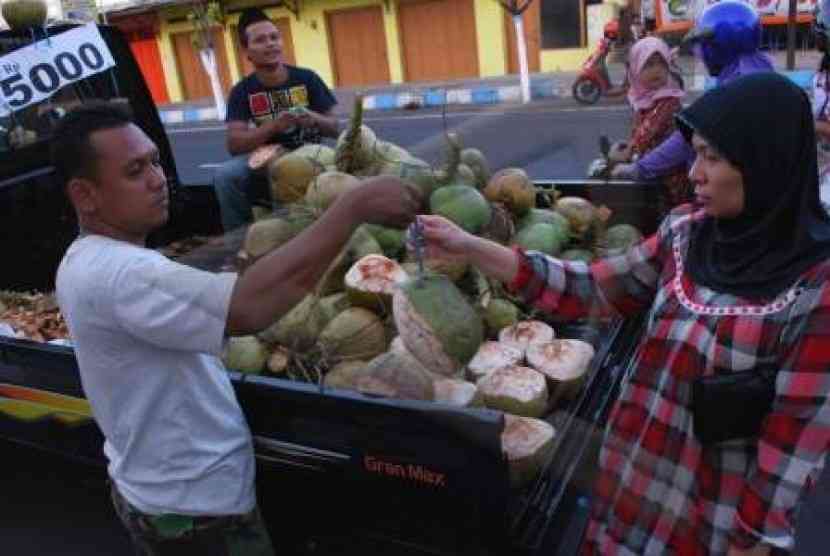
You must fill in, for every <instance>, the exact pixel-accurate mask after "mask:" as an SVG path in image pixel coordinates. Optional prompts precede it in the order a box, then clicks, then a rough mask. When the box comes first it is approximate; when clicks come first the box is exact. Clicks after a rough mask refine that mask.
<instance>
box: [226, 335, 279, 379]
mask: <svg viewBox="0 0 830 556" xmlns="http://www.w3.org/2000/svg"><path fill="white" fill-rule="evenodd" d="M269 356H270V353H269V352H268V348H267V347H266V346H265V344H264V343H263V342H261V341H260V340H259V338H257V337H256V336H234V337H231V338H228V342H227V344H226V345H225V350H224V353H223V356H222V361H223V362H224V363H225V367H227V369H228V370H229V371H238V372H240V373H252V374H257V373H261V372H262V371H263V370H264V369H265V364H266V363H267V362H268V357H269Z"/></svg>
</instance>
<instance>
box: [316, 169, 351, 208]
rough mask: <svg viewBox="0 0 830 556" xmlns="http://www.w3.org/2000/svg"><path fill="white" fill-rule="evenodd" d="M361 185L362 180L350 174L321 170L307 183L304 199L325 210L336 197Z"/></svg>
mask: <svg viewBox="0 0 830 556" xmlns="http://www.w3.org/2000/svg"><path fill="white" fill-rule="evenodd" d="M361 185H363V182H362V181H360V180H359V179H357V178H356V177H354V176H352V175H349V174H345V173H343V172H323V173H322V174H320V175H319V176H317V177H316V178H315V179H314V180H312V182H311V183H310V184H309V186H308V190H307V191H306V195H305V201H306V203H307V204H309V205H310V206H312V207H314V208H316V209H319V210H326V209H327V208H329V207H330V206H331V205H332V204H334V202H335V201H336V200H337V198H338V197H340V196H341V195H343V194H344V193H348V192H349V191H352V190H353V189H357V188H358V187H360V186H361Z"/></svg>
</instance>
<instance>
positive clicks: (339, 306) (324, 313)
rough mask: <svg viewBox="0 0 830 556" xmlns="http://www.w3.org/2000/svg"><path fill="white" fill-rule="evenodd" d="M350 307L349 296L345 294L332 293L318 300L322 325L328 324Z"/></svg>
mask: <svg viewBox="0 0 830 556" xmlns="http://www.w3.org/2000/svg"><path fill="white" fill-rule="evenodd" d="M349 307H351V303H350V302H349V296H348V295H347V294H346V293H345V292H340V293H334V294H331V295H327V296H325V297H322V298H320V301H319V302H318V304H317V310H318V311H319V315H320V319H321V321H322V323H323V324H324V325H325V324H328V323H329V322H330V321H331V320H332V319H333V318H334V317H336V316H337V315H339V314H340V313H342V312H343V311H345V310H346V309H348V308H349Z"/></svg>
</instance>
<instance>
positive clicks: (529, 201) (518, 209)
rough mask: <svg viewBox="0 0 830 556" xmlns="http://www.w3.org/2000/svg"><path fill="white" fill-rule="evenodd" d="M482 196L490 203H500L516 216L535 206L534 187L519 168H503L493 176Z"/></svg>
mask: <svg viewBox="0 0 830 556" xmlns="http://www.w3.org/2000/svg"><path fill="white" fill-rule="evenodd" d="M484 196H485V197H486V198H487V200H488V201H490V202H491V203H502V204H503V205H505V206H506V207H507V209H508V210H509V211H510V212H512V213H513V214H514V215H516V216H522V215H523V214H525V213H527V212H528V211H529V210H530V209H532V208H533V207H535V206H536V187H535V186H534V185H533V182H532V181H530V178H529V177H527V174H526V173H525V171H524V170H522V169H521V168H505V169H504V170H499V171H498V172H496V173H495V174H493V177H492V178H490V181H489V183H488V184H487V187H486V188H484Z"/></svg>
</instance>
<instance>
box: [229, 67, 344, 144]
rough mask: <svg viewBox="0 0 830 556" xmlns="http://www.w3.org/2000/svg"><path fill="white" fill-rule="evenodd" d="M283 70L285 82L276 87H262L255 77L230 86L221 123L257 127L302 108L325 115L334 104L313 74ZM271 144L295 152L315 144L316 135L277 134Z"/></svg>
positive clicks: (312, 132)
mask: <svg viewBox="0 0 830 556" xmlns="http://www.w3.org/2000/svg"><path fill="white" fill-rule="evenodd" d="M285 67H286V68H287V69H288V79H287V80H286V81H285V83H283V84H282V85H280V86H279V87H265V86H264V85H263V84H262V82H261V81H260V80H259V79H258V78H257V76H256V74H255V73H252V74H251V75H249V76H248V77H246V78H245V79H243V80H242V81H240V82H239V83H237V84H236V85H234V86H233V88H232V89H231V94H230V97H229V98H228V113H227V117H226V118H225V121H228V122H232V121H243V122H253V123H254V124H255V125H257V126H260V125H262V124H263V123H265V122H267V121H269V120H273V119H274V118H276V117H277V115H278V114H279V113H280V112H283V111H285V110H290V109H291V108H298V107H302V108H307V109H309V110H313V111H314V112H319V113H326V112H328V111H329V110H331V108H332V107H333V106H334V105H335V104H337V100H336V99H335V98H334V94H332V92H331V90H330V89H329V88H328V87H327V86H326V84H325V83H323V80H322V79H320V76H318V75H317V74H316V73H314V72H313V71H311V70H309V69H304V68H298V67H294V66H289V65H287V64H286V66H285ZM273 141H274V142H276V143H279V144H281V145H283V146H284V147H286V148H289V149H295V148H297V147H299V146H300V145H301V144H303V143H319V142H320V133H319V132H318V131H316V130H311V129H302V128H300V127H297V128H295V129H292V130H290V131H288V132H286V133H278V134H277V135H276V136H274V138H273Z"/></svg>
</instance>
